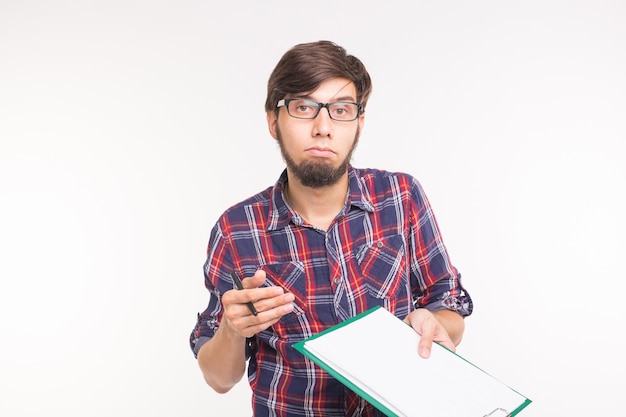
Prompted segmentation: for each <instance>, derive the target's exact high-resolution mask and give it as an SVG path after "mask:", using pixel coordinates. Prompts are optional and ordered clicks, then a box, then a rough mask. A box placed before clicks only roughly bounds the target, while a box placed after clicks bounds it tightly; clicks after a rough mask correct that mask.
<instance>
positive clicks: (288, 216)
mask: <svg viewBox="0 0 626 417" xmlns="http://www.w3.org/2000/svg"><path fill="white" fill-rule="evenodd" d="M286 183H287V169H285V170H283V172H282V173H281V174H280V177H279V178H278V181H276V184H275V185H274V187H273V188H272V191H271V195H270V199H271V201H270V207H269V214H268V217H269V218H268V222H267V225H268V226H267V230H280V229H283V228H285V227H287V225H288V224H289V222H293V223H294V224H302V218H301V217H300V216H298V215H297V213H294V212H293V211H292V210H291V209H289V207H288V206H287V203H286V199H285V194H284V190H285V184H286ZM351 206H354V207H357V208H359V209H361V210H364V211H369V212H373V211H374V205H373V204H372V202H371V199H370V197H369V194H368V192H367V190H366V189H365V187H364V185H363V183H362V178H361V176H360V175H359V170H358V169H356V168H353V167H352V166H349V167H348V195H347V198H346V206H345V207H344V210H343V211H344V213H347V212H348V211H349V210H350V207H351Z"/></svg>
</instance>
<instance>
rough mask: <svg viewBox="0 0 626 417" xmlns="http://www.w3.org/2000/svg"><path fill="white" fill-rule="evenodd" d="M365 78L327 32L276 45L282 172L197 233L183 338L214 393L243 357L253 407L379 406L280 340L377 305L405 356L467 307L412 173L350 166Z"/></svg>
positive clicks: (275, 410)
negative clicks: (281, 47) (200, 278)
mask: <svg viewBox="0 0 626 417" xmlns="http://www.w3.org/2000/svg"><path fill="white" fill-rule="evenodd" d="M371 88H372V84H371V80H370V76H369V74H368V73H367V71H366V69H365V67H364V66H363V64H362V63H361V61H360V60H359V59H357V58H355V57H354V56H351V55H348V54H347V53H346V51H345V49H344V48H342V47H340V46H338V45H336V44H334V43H332V42H328V41H320V42H313V43H306V44H300V45H296V46H294V47H293V48H291V49H290V50H289V51H287V52H286V53H285V54H284V55H283V57H282V58H281V60H280V61H279V62H278V64H277V66H276V68H275V69H274V71H273V72H272V74H271V76H270V79H269V82H268V93H267V99H266V102H265V110H266V113H267V124H268V128H269V132H270V134H271V136H272V137H273V138H274V139H276V141H278V144H279V146H280V150H281V153H282V156H283V159H284V160H285V162H286V165H287V168H286V169H285V170H284V171H283V173H282V175H281V176H280V178H279V179H278V182H277V183H276V184H275V185H274V186H273V187H270V188H268V189H266V190H264V191H262V192H260V193H259V194H257V195H255V196H253V197H251V198H249V199H247V200H245V201H243V202H241V203H239V204H236V205H235V206H233V207H231V208H229V209H228V210H227V211H226V212H225V213H224V214H223V215H222V216H221V217H220V219H219V220H218V222H217V223H216V225H215V227H214V228H213V230H212V232H211V236H210V241H209V245H208V251H207V254H208V258H207V261H206V263H205V266H204V272H205V284H206V287H207V288H208V290H209V292H210V299H209V304H208V307H207V309H206V310H205V311H204V312H203V313H202V314H199V315H198V321H197V324H196V326H195V328H194V330H193V332H192V334H191V339H190V342H191V347H192V349H193V351H194V353H195V354H196V356H197V359H198V363H199V366H200V369H201V370H202V373H203V376H204V378H205V380H206V382H207V383H208V384H209V385H210V386H211V387H212V388H213V389H214V390H215V391H217V392H219V393H225V392H227V391H229V390H230V389H231V388H232V387H233V386H234V385H235V384H237V383H238V382H239V381H240V379H241V378H242V376H243V374H244V372H245V369H246V361H249V363H248V379H249V383H250V386H251V388H252V403H253V404H252V407H253V411H254V415H255V416H257V417H258V416H270V415H271V416H325V417H327V416H379V415H380V416H382V414H381V413H380V412H379V411H377V410H376V409H374V408H373V407H372V406H371V405H370V404H368V403H367V402H366V401H365V400H363V399H361V398H360V397H358V396H357V395H356V394H354V393H353V392H351V391H350V390H349V389H347V388H345V387H344V386H343V385H342V384H341V383H340V382H338V381H337V380H335V379H333V378H332V377H330V376H329V375H328V374H327V373H325V372H324V371H323V370H321V369H320V368H318V367H316V366H315V365H313V364H312V362H310V361H309V360H307V359H306V358H304V357H303V356H302V355H301V354H300V353H299V352H297V351H296V350H295V349H294V348H293V344H294V343H295V342H298V341H300V340H303V339H304V338H307V337H309V336H311V335H313V334H316V333H318V332H320V331H322V330H324V329H326V328H328V327H330V326H332V325H335V324H337V323H339V322H342V321H344V320H346V319H348V318H350V317H353V316H355V315H357V314H359V313H362V312H364V311H366V310H368V309H369V308H371V307H374V306H382V307H384V308H386V309H387V310H389V311H391V312H392V313H394V314H395V315H396V316H397V317H400V318H402V319H404V320H405V321H406V322H407V323H409V324H410V325H411V326H412V327H413V328H414V329H415V331H416V332H417V333H419V334H420V335H421V338H420V343H419V347H418V352H416V354H419V355H421V356H422V357H428V356H429V354H430V348H431V345H432V343H433V341H437V342H440V343H442V344H443V345H444V346H446V347H448V348H449V349H452V350H454V349H455V346H456V345H458V343H459V342H460V341H461V338H462V335H463V331H464V320H463V319H464V317H465V316H468V315H470V314H471V312H472V301H471V298H470V296H469V294H467V293H466V292H465V290H464V289H463V287H462V286H461V283H460V275H459V273H458V272H457V270H456V269H455V267H454V266H452V264H451V263H450V260H449V258H448V254H447V252H446V249H445V246H444V244H443V242H442V240H441V236H440V232H439V230H438V227H437V224H436V222H435V219H434V216H433V213H432V211H431V208H430V206H429V203H428V201H427V199H426V196H425V195H424V193H423V191H422V188H421V187H420V185H419V183H418V182H417V180H415V179H414V178H413V177H411V176H409V175H407V174H403V173H391V172H386V171H381V170H374V169H357V168H354V167H352V166H351V164H350V160H351V157H352V153H353V151H354V149H355V147H356V145H357V142H358V139H359V134H360V132H361V129H362V128H363V124H364V121H365V114H364V110H365V106H366V105H367V101H368V98H369V95H370V92H371ZM233 272H234V273H235V274H236V275H238V276H240V277H243V278H244V279H243V289H242V290H237V289H236V287H235V284H234V283H233V278H232V276H231V273H233ZM250 303H252V304H250ZM253 312H254V313H258V314H253ZM372 332H376V329H372ZM364 366H367V364H364ZM398 377H400V376H398ZM414 377H415V378H419V376H418V375H416V376H414ZM402 378H405V377H402ZM407 383H410V381H407Z"/></svg>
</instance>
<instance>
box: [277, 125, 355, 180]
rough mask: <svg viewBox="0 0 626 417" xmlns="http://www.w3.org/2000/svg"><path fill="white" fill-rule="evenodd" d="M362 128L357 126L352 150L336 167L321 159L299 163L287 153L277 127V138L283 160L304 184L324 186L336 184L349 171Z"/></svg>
mask: <svg viewBox="0 0 626 417" xmlns="http://www.w3.org/2000/svg"><path fill="white" fill-rule="evenodd" d="M360 133H361V132H360V129H359V128H358V127H357V131H356V134H355V135H354V142H353V143H352V147H351V148H350V151H349V152H348V154H347V155H346V157H345V158H344V160H343V161H341V163H340V164H339V166H337V167H334V166H333V165H332V164H331V163H330V162H321V161H303V162H300V163H299V164H296V162H295V161H294V160H293V159H292V158H291V157H290V156H289V154H287V151H286V150H285V146H284V144H283V137H282V135H281V134H280V129H279V128H278V126H277V127H276V138H277V139H278V145H279V147H280V153H281V155H282V157H283V160H284V161H285V163H286V164H287V168H289V170H290V171H291V172H292V173H293V175H295V177H296V178H298V180H300V182H301V183H302V185H304V186H306V187H311V188H322V187H327V186H330V185H334V184H336V183H337V182H339V180H340V179H341V177H342V176H343V175H344V174H345V173H346V172H347V171H348V165H349V164H350V161H351V160H352V154H353V153H354V150H355V149H356V146H357V144H358V143H359V135H360Z"/></svg>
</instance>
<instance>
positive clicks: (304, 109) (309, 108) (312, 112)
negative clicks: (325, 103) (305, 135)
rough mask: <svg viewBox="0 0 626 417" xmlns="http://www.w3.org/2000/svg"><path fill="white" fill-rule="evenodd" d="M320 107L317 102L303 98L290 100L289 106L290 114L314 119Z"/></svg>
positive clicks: (300, 117)
mask: <svg viewBox="0 0 626 417" xmlns="http://www.w3.org/2000/svg"><path fill="white" fill-rule="evenodd" d="M318 109H319V106H318V105H317V103H316V102H314V101H309V100H302V99H296V100H290V101H289V105H288V107H287V110H289V114H290V115H291V116H293V117H297V118H299V119H314V118H315V116H317V110H318Z"/></svg>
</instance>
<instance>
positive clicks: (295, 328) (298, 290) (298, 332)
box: [261, 262, 307, 340]
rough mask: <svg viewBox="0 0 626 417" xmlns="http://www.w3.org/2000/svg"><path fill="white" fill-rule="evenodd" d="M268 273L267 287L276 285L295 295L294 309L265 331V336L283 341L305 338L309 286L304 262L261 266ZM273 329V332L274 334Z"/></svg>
mask: <svg viewBox="0 0 626 417" xmlns="http://www.w3.org/2000/svg"><path fill="white" fill-rule="evenodd" d="M261 269H263V270H264V271H265V273H266V283H265V286H271V285H275V286H277V287H282V288H283V289H284V290H285V292H286V293H287V292H290V293H293V295H294V297H295V299H294V301H293V304H294V309H293V311H292V312H290V313H288V314H285V315H284V316H282V317H281V319H280V320H279V321H278V322H277V323H275V324H274V325H273V326H272V327H271V328H270V329H267V330H264V331H263V332H261V333H263V334H264V335H265V336H268V337H270V338H271V337H273V336H278V337H279V338H281V339H296V340H301V339H302V338H303V333H304V329H306V325H305V323H304V322H305V321H306V319H305V317H306V315H305V312H306V309H307V291H306V288H307V285H306V279H305V274H304V265H303V264H302V262H285V263H280V264H265V265H262V266H261ZM303 321H304V322H303ZM272 329H273V332H272Z"/></svg>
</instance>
